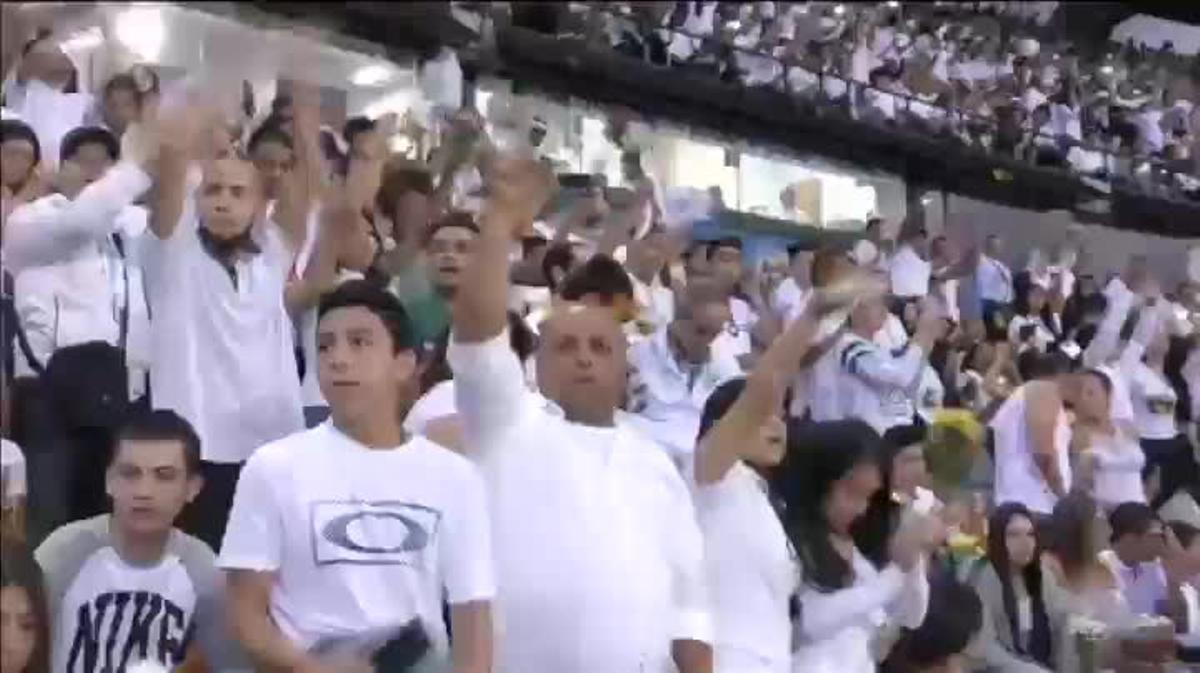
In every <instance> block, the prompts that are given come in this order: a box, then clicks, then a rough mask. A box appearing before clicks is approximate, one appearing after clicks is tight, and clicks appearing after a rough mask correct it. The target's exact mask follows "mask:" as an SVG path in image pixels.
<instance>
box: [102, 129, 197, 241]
mask: <svg viewBox="0 0 1200 673" xmlns="http://www.w3.org/2000/svg"><path fill="white" fill-rule="evenodd" d="M210 119H211V114H209V112H208V111H206V110H204V109H202V108H199V107H196V106H189V107H186V108H184V109H181V110H177V111H174V112H172V113H164V114H163V115H161V116H160V117H158V118H157V119H152V120H150V121H149V122H148V124H147V130H148V132H150V133H152V134H156V137H157V138H158V142H159V145H160V150H159V156H158V164H157V171H156V172H155V175H154V191H153V193H152V196H151V199H150V231H151V232H153V233H154V235H155V236H157V237H158V238H160V239H164V240H165V239H168V238H171V236H172V235H173V234H174V233H175V228H176V227H177V226H179V218H181V217H182V216H183V204H184V200H185V199H186V198H187V184H188V166H189V165H190V163H191V153H192V149H193V147H194V146H195V139H196V136H197V134H199V133H200V130H201V129H202V128H203V127H204V125H205V124H206V123H207V122H208V121H210ZM131 130H132V129H127V130H126V131H125V134H124V136H122V141H124V139H125V138H126V137H128V136H129V133H130V131H131Z"/></svg>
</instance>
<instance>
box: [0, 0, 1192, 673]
mask: <svg viewBox="0 0 1200 673" xmlns="http://www.w3.org/2000/svg"><path fill="white" fill-rule="evenodd" d="M667 4H668V5H672V6H674V3H667ZM769 4H771V3H757V4H755V5H746V6H747V7H750V8H751V9H750V10H748V11H752V12H755V14H754V15H753V16H756V17H760V18H761V17H762V16H765V14H766V13H767V10H765V9H764V6H765V5H769ZM780 5H782V3H780ZM706 8H707V9H706ZM568 9H570V8H568ZM684 9H685V11H688V12H698V14H695V15H694V16H703V13H704V12H707V11H716V10H718V9H721V7H716V8H715V9H714V8H712V7H710V5H708V4H707V3H699V4H696V3H688V5H687V7H685V8H684ZM782 9H783V8H782V7H778V8H776V10H775V11H776V13H775V16H776V17H777V18H779V17H782V16H784V15H785V13H783V12H782ZM721 11H725V10H721ZM830 11H831V12H834V15H835V16H840V15H845V14H847V13H851V12H853V13H857V12H858V11H859V10H857V9H854V10H851V9H850V8H849V7H846V8H843V10H842V14H838V13H837V11H836V8H832V9H831V10H830ZM638 12H640V10H638V11H635V13H634V15H636V16H640V14H639V13H638ZM588 16H593V15H591V14H589V15H588ZM689 16H690V15H689ZM704 22H708V23H712V21H711V20H709V19H705V20H704ZM716 25H717V26H721V25H722V24H716ZM775 25H776V28H774V29H773V30H780V28H779V27H778V24H775ZM698 30H699V28H698ZM734 30H735V32H736V30H737V29H734ZM874 30H875V31H876V32H875V35H876V36H878V31H879V30H881V28H880V27H877V28H875V29H874ZM896 35H897V34H896V33H893V38H892V39H891V40H890V44H892V46H893V47H894V46H895V37H896ZM918 37H920V36H918ZM631 39H632V38H631ZM761 39H763V38H762V37H761V36H758V37H756V38H755V41H756V42H757V41H759V40H761ZM864 39H867V38H864ZM870 39H871V40H874V39H875V38H870ZM702 42H703V41H701V43H696V44H691V46H690V47H687V49H690V51H687V50H686V49H685V46H686V45H676V44H675V42H674V40H671V41H668V42H666V43H665V46H666V48H667V49H668V51H670V50H672V49H673V50H674V52H673V54H674V55H673V56H671V58H678V59H679V60H680V61H688V62H689V63H690V64H691V65H693V66H702V65H703V44H702ZM865 44H874V42H866V43H865ZM784 46H785V48H786V47H788V46H789V45H784ZM680 50H684V51H680ZM685 52H686V53H685ZM904 58H907V57H904ZM883 60H884V62H887V61H889V60H890V58H885V59H883ZM906 62H907V61H906ZM705 67H707V66H705ZM715 67H717V68H718V69H719V68H721V67H724V66H722V65H717V66H715ZM878 67H886V66H878ZM1022 67H1023V66H1022ZM1015 69H1020V68H1015ZM70 79H71V67H70V62H69V60H68V59H66V56H65V54H63V52H62V51H61V49H59V47H58V46H57V44H56V43H55V41H54V38H53V36H52V34H47V33H39V34H38V35H37V36H36V37H34V38H33V39H32V40H31V41H30V42H29V44H28V45H27V46H26V47H25V49H24V50H23V56H22V58H20V60H19V62H18V64H17V66H16V71H15V73H14V76H13V77H12V80H11V81H10V82H9V83H8V85H7V86H6V88H5V91H4V105H5V118H4V120H3V122H0V152H2V156H3V175H2V185H0V186H2V188H3V221H2V225H0V226H2V232H3V236H2V239H0V241H2V242H0V255H2V261H3V268H4V276H5V288H4V289H5V293H4V300H5V301H4V306H3V310H4V314H3V316H4V317H3V325H4V328H5V335H4V336H5V339H4V350H5V357H4V362H5V367H4V371H3V372H2V373H0V381H3V386H4V394H3V401H4V404H3V410H4V415H3V424H2V427H3V430H4V441H3V443H2V446H3V454H2V458H3V474H2V479H0V486H2V489H3V490H2V491H0V505H2V508H3V519H2V527H0V529H2V533H0V537H2V543H3V550H2V559H0V560H2V564H0V625H2V627H3V638H2V640H0V655H2V662H3V671H4V673H10V672H12V673H22V672H24V673H44V672H45V671H51V670H53V671H56V672H57V671H65V672H70V673H76V672H79V671H82V672H85V673H93V672H99V671H108V672H115V673H122V672H124V671H127V670H131V669H137V670H138V671H147V670H173V669H176V668H180V669H182V670H186V671H205V670H208V671H239V670H247V669H250V668H253V669H255V670H279V671H295V672H300V673H317V672H335V671H336V672H346V671H366V670H373V671H387V672H393V671H418V670H453V671H455V673H485V672H486V671H492V670H495V671H501V672H504V673H517V672H522V673H524V672H540V671H546V672H550V671H554V672H556V673H557V672H566V671H570V672H581V673H584V672H587V673H590V672H594V673H611V672H613V671H667V670H677V671H679V672H680V673H706V672H708V671H719V672H721V673H736V672H742V671H772V672H779V673H782V672H784V671H794V672H795V673H824V672H829V673H834V672H839V673H844V672H850V673H870V672H872V671H877V670H881V671H898V672H899V671H903V672H905V673H908V672H912V671H923V672H925V671H927V672H929V673H934V672H937V671H959V670H975V671H987V670H1001V671H1012V672H1014V673H1016V672H1021V673H1024V672H1028V673H1032V672H1035V671H1047V670H1055V671H1064V672H1068V671H1069V672H1074V671H1078V670H1089V671H1090V670H1098V669H1101V668H1112V669H1117V670H1170V667H1173V666H1186V665H1188V664H1186V663H1184V662H1188V661H1195V659H1196V656H1197V652H1196V650H1197V646H1198V644H1200V596H1198V595H1197V592H1198V589H1200V536H1198V535H1197V531H1198V530H1200V505H1198V504H1197V503H1198V502H1200V466H1198V464H1197V437H1196V434H1197V419H1200V407H1198V405H1200V248H1197V247H1194V246H1193V248H1192V249H1190V250H1189V251H1188V252H1187V253H1184V252H1182V251H1181V252H1180V255H1181V256H1183V255H1185V254H1186V255H1188V258H1187V261H1186V266H1187V268H1188V272H1187V274H1188V275H1187V277H1186V278H1170V279H1169V278H1167V277H1166V276H1164V275H1162V273H1161V272H1160V271H1159V270H1157V269H1154V268H1151V267H1150V266H1149V264H1148V263H1147V261H1146V260H1145V259H1144V258H1142V257H1140V256H1136V255H1135V256H1132V257H1131V258H1130V259H1129V260H1128V263H1127V265H1126V266H1125V267H1124V268H1119V269H1106V268H1095V267H1094V266H1092V263H1091V262H1089V261H1088V260H1089V259H1090V256H1089V255H1088V254H1086V253H1087V250H1086V246H1087V243H1086V241H1085V240H1084V238H1083V237H1081V236H1080V235H1079V232H1078V231H1076V230H1074V229H1072V230H1069V231H1068V232H1067V233H1066V234H1065V238H1064V240H1063V241H1062V242H1061V245H1059V246H1057V247H1056V248H1055V249H1054V250H1053V251H1050V252H1049V253H1047V254H1043V253H1041V252H1040V251H1039V252H1038V253H1037V254H1035V255H1033V256H1032V257H1031V259H1030V261H1029V263H1028V264H1020V263H1017V262H1016V261H1015V260H1014V259H1013V258H1012V256H1011V255H1009V254H1008V253H1007V252H1006V250H1005V243H1006V242H1005V241H1004V240H1003V239H1002V238H1001V237H998V236H992V237H989V238H987V239H985V240H972V239H970V238H969V237H966V236H965V235H963V236H959V235H958V234H957V233H956V232H950V233H948V234H945V235H937V234H934V235H931V233H930V232H927V231H926V230H925V229H924V228H923V226H922V225H921V224H920V218H919V217H918V216H916V215H915V214H914V216H912V217H910V218H907V219H905V220H904V221H903V222H900V223H895V224H899V227H898V229H899V233H898V235H896V236H894V237H889V236H888V235H886V234H885V233H884V232H885V231H886V230H887V227H885V226H884V224H885V223H884V222H882V221H881V220H879V219H874V220H872V221H870V222H868V223H866V224H867V226H866V229H865V230H864V234H863V236H862V237H861V238H860V239H859V240H857V241H855V242H854V244H853V245H852V246H850V247H849V248H847V247H846V246H842V245H834V244H831V243H826V242H820V243H818V244H816V245H814V246H807V247H806V246H800V245H793V246H790V247H789V248H788V249H787V250H786V256H784V255H783V254H782V252H783V251H781V255H780V256H779V257H777V258H769V259H767V260H765V261H764V262H762V263H760V262H759V261H758V260H750V259H748V250H747V249H746V248H747V246H746V245H745V242H744V241H743V239H741V238H739V237H737V236H727V237H721V238H716V239H711V238H701V237H698V236H695V235H693V233H692V230H691V229H690V228H689V227H687V226H686V224H687V223H680V222H674V221H670V222H669V221H667V219H668V218H667V213H666V212H665V210H666V209H665V208H664V207H663V205H662V204H661V202H660V201H661V199H660V191H661V186H660V185H656V184H655V183H654V180H653V179H652V178H651V176H649V175H647V173H646V172H645V170H643V167H642V165H641V163H640V160H639V157H638V156H637V154H636V153H633V152H624V153H623V154H621V156H622V159H621V164H622V165H621V168H622V171H621V173H622V182H621V184H619V185H616V184H609V185H607V186H605V187H601V186H600V183H599V182H598V181H597V180H595V179H593V177H592V176H586V175H585V176H580V175H576V174H560V175H557V176H556V175H554V173H553V171H552V170H551V167H550V163H549V162H547V161H544V160H542V159H540V158H539V157H538V150H537V146H538V144H539V139H540V137H541V135H540V134H539V132H538V129H537V128H536V126H535V127H532V128H530V129H528V133H527V134H526V135H524V136H520V137H508V136H511V135H512V134H511V131H512V129H511V128H497V125H493V126H492V128H491V129H490V132H489V125H488V123H486V122H485V120H484V118H483V115H481V114H480V113H479V112H478V111H476V110H474V109H473V108H471V107H470V106H464V107H463V108H461V109H457V110H445V111H440V112H438V113H437V114H439V115H441V116H440V117H439V124H438V126H439V129H438V130H439V133H438V134H436V136H435V137H436V140H437V142H436V143H434V147H432V149H431V150H430V151H429V152H428V154H427V155H424V156H422V157H421V159H420V160H414V159H412V158H408V157H405V156H400V155H396V154H393V153H392V151H391V149H390V143H389V140H390V139H392V138H393V137H394V136H395V135H396V132H397V127H398V126H399V124H400V122H399V121H398V119H397V117H396V115H395V114H394V113H390V114H386V115H383V116H381V117H379V118H376V119H367V118H361V117H360V118H353V119H352V120H351V121H349V122H347V123H346V124H345V125H344V126H343V128H340V129H331V128H329V126H328V125H327V124H323V121H322V116H321V105H320V96H319V90H318V88H317V87H316V86H315V85H313V84H311V83H308V82H305V81H303V80H302V79H301V78H297V77H294V76H293V77H292V78H290V80H289V81H290V85H289V87H288V88H287V89H286V90H285V91H282V92H281V94H280V95H279V96H278V97H277V98H276V100H275V101H273V103H272V105H270V106H269V110H268V111H267V112H266V113H265V114H264V115H262V116H261V118H256V117H255V116H254V115H253V113H252V112H251V110H250V108H252V107H253V106H252V105H248V106H246V107H245V108H243V110H242V111H241V113H236V114H235V113H231V112H230V111H229V110H221V109H219V108H218V107H216V106H214V105H213V101H214V100H217V99H219V98H220V95H219V92H217V91H214V90H212V89H208V88H204V87H207V86H213V85H214V83H213V82H211V81H209V82H207V83H206V84H204V85H196V88H194V89H191V90H190V91H183V92H176V93H175V94H173V95H172V96H166V95H163V94H162V92H161V91H160V89H159V85H158V82H157V81H156V79H155V78H154V77H153V74H152V72H151V70H150V69H149V68H146V67H142V66H139V67H135V68H134V69H133V70H131V71H129V72H122V73H119V74H116V75H114V76H112V77H111V78H110V79H109V80H108V81H107V82H106V83H105V85H104V86H103V87H101V88H100V90H99V91H97V92H95V95H92V94H89V93H87V92H79V91H75V90H72V89H73V86H72V84H71V82H70ZM855 81H857V80H855ZM236 85H237V84H236V83H233V84H230V83H225V86H233V87H236ZM251 93H252V92H251ZM870 93H872V90H870V89H866V90H863V94H864V96H865V98H864V100H866V99H869V98H870V96H866V94H870ZM250 97H251V98H252V95H251V96H250ZM1037 109H1038V108H1037V107H1035V108H1034V111H1036V110H1037ZM47 110H49V111H52V112H53V114H47V113H46V111H47ZM611 121H612V123H611V124H610V127H611V128H610V130H611V133H610V136H609V139H610V141H611V142H612V143H613V144H614V148H613V149H614V151H615V152H617V153H619V154H620V153H621V151H622V150H623V149H627V148H625V147H623V146H622V145H621V143H622V139H623V137H624V135H623V132H622V131H623V130H625V131H627V130H628V123H627V122H628V120H623V121H622V120H611ZM677 215H678V214H677V213H676V214H675V216H674V217H675V218H677ZM681 224H682V225H684V226H680V225H681ZM1014 235H1019V232H1018V233H1016V234H1014ZM893 239H894V240H893ZM31 550H32V551H31ZM147 667H153V669H151V668H147ZM1185 670H1186V669H1185Z"/></svg>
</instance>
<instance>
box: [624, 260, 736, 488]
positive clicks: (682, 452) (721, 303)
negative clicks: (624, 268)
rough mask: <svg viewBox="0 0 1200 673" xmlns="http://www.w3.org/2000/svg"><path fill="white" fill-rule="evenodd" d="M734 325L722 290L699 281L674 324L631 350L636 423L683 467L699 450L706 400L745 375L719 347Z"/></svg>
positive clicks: (631, 389)
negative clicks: (729, 382)
mask: <svg viewBox="0 0 1200 673" xmlns="http://www.w3.org/2000/svg"><path fill="white" fill-rule="evenodd" d="M728 322H729V308H728V304H727V299H726V295H725V294H724V292H723V291H722V289H721V288H720V287H718V286H717V285H716V284H715V283H712V282H710V281H693V282H691V283H689V284H688V287H687V290H686V291H685V293H684V295H683V296H681V297H679V303H678V305H677V306H676V310H675V319H674V320H673V321H672V322H671V324H670V325H668V326H667V327H664V328H662V329H660V330H659V331H658V332H657V333H655V334H654V335H653V336H652V337H650V338H649V339H646V340H645V341H642V342H640V343H638V344H636V345H635V346H633V348H631V349H630V351H629V368H630V375H629V392H628V409H629V411H630V412H631V413H632V414H633V418H632V419H631V421H633V422H634V424H635V425H636V426H637V427H639V428H641V429H642V430H643V431H645V432H646V434H647V436H648V437H650V438H651V439H654V440H655V441H656V442H657V443H658V444H659V445H660V446H661V448H662V449H663V450H664V451H666V452H667V455H668V456H670V457H671V458H672V459H673V460H675V461H676V462H677V463H679V464H681V465H684V464H686V462H687V459H688V457H689V456H691V454H692V451H693V449H694V448H695V442H696V431H697V429H698V428H699V426H700V414H701V411H702V410H703V408H704V402H705V400H707V399H708V398H709V396H710V395H711V394H712V392H713V391H714V390H716V389H717V388H718V387H719V386H720V385H721V384H722V383H724V382H725V381H727V380H729V379H731V378H733V377H736V376H738V375H739V374H741V371H742V370H741V368H740V367H739V366H738V363H737V360H736V359H734V357H733V355H732V354H731V353H730V352H729V351H727V350H724V349H721V348H718V347H717V340H718V339H719V337H720V336H721V335H722V334H724V333H725V325H727V324H728Z"/></svg>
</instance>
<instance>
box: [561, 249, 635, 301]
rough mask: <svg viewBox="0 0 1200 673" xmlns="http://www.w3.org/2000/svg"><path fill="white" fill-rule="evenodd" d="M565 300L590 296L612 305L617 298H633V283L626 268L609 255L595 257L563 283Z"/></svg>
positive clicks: (575, 299)
mask: <svg viewBox="0 0 1200 673" xmlns="http://www.w3.org/2000/svg"><path fill="white" fill-rule="evenodd" d="M560 294H561V295H562V298H563V299H566V300H567V301H579V300H581V299H583V298H584V297H586V296H587V295H589V294H595V295H599V296H600V298H601V299H602V300H603V301H604V302H605V303H606V304H611V303H612V302H613V301H614V300H615V299H616V298H617V297H622V296H623V297H630V298H632V297H633V283H632V282H631V281H630V280H629V274H628V273H627V272H626V271H625V267H623V266H621V265H620V264H619V263H618V262H617V261H616V260H614V259H613V258H612V257H609V256H608V255H593V256H592V258H591V259H589V260H588V261H586V262H584V263H583V265H582V266H580V267H578V268H576V269H575V270H573V271H572V272H571V273H570V275H569V276H567V278H566V279H565V280H564V281H563V285H562V291H561V292H560Z"/></svg>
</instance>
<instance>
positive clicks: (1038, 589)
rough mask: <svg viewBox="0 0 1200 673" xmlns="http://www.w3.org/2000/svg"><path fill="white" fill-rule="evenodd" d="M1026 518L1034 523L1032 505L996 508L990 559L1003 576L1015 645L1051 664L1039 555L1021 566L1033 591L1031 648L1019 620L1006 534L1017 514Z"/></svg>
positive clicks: (991, 523) (990, 524)
mask: <svg viewBox="0 0 1200 673" xmlns="http://www.w3.org/2000/svg"><path fill="white" fill-rule="evenodd" d="M1018 516H1021V517H1025V518H1026V519H1028V520H1029V522H1030V523H1031V524H1032V523H1034V519H1033V514H1032V513H1031V512H1030V511H1029V508H1028V507H1026V506H1025V505H1022V504H1021V503H1019V502H1007V503H1004V504H1002V505H1000V506H999V507H997V508H996V510H995V511H994V512H992V515H991V517H989V519H988V540H987V561H988V562H989V563H991V565H992V569H993V570H995V571H996V577H998V578H999V579H1000V596H1001V600H1002V601H1003V602H1004V614H1005V616H1007V617H1008V628H1009V631H1010V632H1011V633H1012V642H1013V646H1014V647H1016V649H1017V653H1018V654H1025V655H1028V656H1031V657H1033V658H1034V659H1036V660H1038V661H1039V662H1041V663H1043V664H1045V665H1047V666H1049V665H1050V618H1049V616H1048V615H1047V614H1046V600H1045V598H1044V596H1043V595H1042V567H1041V564H1040V563H1039V562H1038V560H1037V554H1036V553H1035V555H1034V560H1033V562H1032V563H1030V564H1029V565H1027V566H1025V567H1024V568H1023V569H1021V571H1020V572H1021V578H1022V579H1023V580H1024V581H1025V590H1026V592H1028V594H1029V602H1030V608H1031V610H1030V611H1031V612H1032V613H1033V623H1032V624H1031V628H1032V630H1031V632H1030V634H1029V651H1025V649H1024V648H1023V647H1022V646H1021V644H1022V641H1023V639H1022V638H1021V634H1020V626H1019V622H1018V619H1017V595H1016V592H1015V591H1014V590H1013V583H1012V575H1013V572H1014V568H1012V560H1011V559H1010V558H1009V557H1008V544H1007V542H1006V541H1005V536H1006V535H1007V533H1008V524H1009V523H1010V522H1011V521H1012V520H1013V519H1015V518H1016V517H1018Z"/></svg>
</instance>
